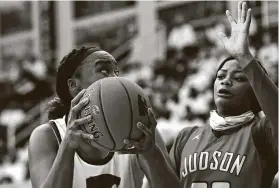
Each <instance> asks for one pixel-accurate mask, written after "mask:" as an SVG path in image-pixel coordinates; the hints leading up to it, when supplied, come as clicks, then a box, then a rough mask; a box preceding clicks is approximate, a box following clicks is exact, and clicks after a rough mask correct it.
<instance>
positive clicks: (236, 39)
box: [219, 1, 278, 143]
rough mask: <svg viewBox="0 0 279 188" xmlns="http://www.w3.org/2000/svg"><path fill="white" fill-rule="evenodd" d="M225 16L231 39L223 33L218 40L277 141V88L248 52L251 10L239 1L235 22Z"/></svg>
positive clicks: (229, 14) (228, 15)
mask: <svg viewBox="0 0 279 188" xmlns="http://www.w3.org/2000/svg"><path fill="white" fill-rule="evenodd" d="M226 14H227V17H228V20H229V21H230V23H231V28H232V29H231V37H230V38H228V37H227V36H226V35H225V34H224V33H220V34H219V36H220V39H221V40H222V42H223V44H224V47H225V49H226V50H227V52H228V53H229V54H230V55H232V56H233V57H234V58H235V59H236V60H237V61H238V62H239V65H240V66H241V67H242V68H243V72H244V73H245V74H246V77H247V79H248V80H249V83H250V85H251V86H252V88H253V90H254V93H255V95H256V97H257V100H258V101H259V104H260V106H261V108H262V110H263V112H264V113H265V115H266V117H267V119H268V120H269V121H270V124H271V125H272V128H273V133H274V134H275V135H274V136H275V138H276V140H278V122H277V121H278V107H277V104H278V88H277V87H276V86H275V84H274V83H273V82H272V81H271V79H270V78H269V77H268V76H267V75H266V74H265V72H264V70H263V69H262V68H261V66H260V65H259V64H258V62H257V61H256V60H255V59H254V57H253V55H252V53H251V52H250V50H249V40H248V39H249V27H250V24H251V9H249V10H247V5H246V3H245V2H242V1H241V2H239V3H238V20H237V21H236V20H235V19H234V18H233V17H232V15H231V13H230V12H229V11H227V12H226ZM277 142H278V141H277ZM277 142H276V143H277Z"/></svg>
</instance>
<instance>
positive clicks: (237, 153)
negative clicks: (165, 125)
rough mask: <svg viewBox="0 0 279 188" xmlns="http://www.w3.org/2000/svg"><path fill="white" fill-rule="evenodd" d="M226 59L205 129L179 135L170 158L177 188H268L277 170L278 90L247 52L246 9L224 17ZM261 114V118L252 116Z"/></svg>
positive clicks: (248, 19) (242, 5) (248, 15)
mask: <svg viewBox="0 0 279 188" xmlns="http://www.w3.org/2000/svg"><path fill="white" fill-rule="evenodd" d="M226 14H227V17H228V20H229V21H230V23H231V27H232V30H231V37H230V38H227V37H226V35H225V34H220V39H221V40H222V42H223V44H224V47H225V49H226V50H227V52H228V53H229V54H230V55H231V56H232V57H229V58H227V59H226V60H224V61H223V62H222V63H221V65H220V66H219V68H218V71H217V74H216V79H215V82H214V102H215V105H216V109H217V110H216V111H211V114H210V119H209V125H205V126H201V127H188V128H185V129H183V130H182V131H181V132H180V133H179V135H178V136H177V139H176V141H175V143H174V145H173V147H172V149H171V152H170V156H171V160H172V163H173V165H174V168H175V170H176V172H177V175H178V176H179V177H180V182H181V187H183V188H190V187H192V188H193V187H195V188H269V187H271V184H272V180H273V178H274V175H275V174H276V172H277V170H278V163H277V160H278V154H277V153H278V146H277V142H278V122H277V120H278V109H277V104H278V98H277V97H278V88H277V87H276V86H275V85H274V83H273V82H272V81H271V79H270V78H269V77H268V76H267V75H266V73H265V70H264V69H263V68H262V66H261V65H260V63H259V62H257V61H256V60H255V59H254V57H253V56H252V55H251V53H250V51H249V48H248V46H249V45H248V34H249V26H250V22H251V9H249V10H248V11H247V5H246V3H245V2H239V4H238V20H234V18H233V17H232V15H231V13H230V12H229V11H227V12H226ZM261 110H263V112H264V114H265V115H264V116H263V117H261V118H260V117H259V116H257V115H256V114H257V113H258V112H259V111H261Z"/></svg>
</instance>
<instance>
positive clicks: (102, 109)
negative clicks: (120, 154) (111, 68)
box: [99, 81, 116, 150]
mask: <svg viewBox="0 0 279 188" xmlns="http://www.w3.org/2000/svg"><path fill="white" fill-rule="evenodd" d="M101 83H102V81H100V89H99V100H100V107H101V110H100V111H101V112H102V114H103V117H104V122H105V125H106V127H107V130H108V133H109V135H110V137H111V139H112V141H113V144H114V146H113V150H114V149H115V147H116V143H115V140H114V138H113V136H112V134H111V132H110V128H109V126H108V125H107V120H106V116H105V114H104V108H103V103H102V95H101V93H102V92H101V89H102V84H101Z"/></svg>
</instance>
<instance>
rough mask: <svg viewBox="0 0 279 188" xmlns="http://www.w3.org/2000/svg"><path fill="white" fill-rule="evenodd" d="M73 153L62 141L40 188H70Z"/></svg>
mask: <svg viewBox="0 0 279 188" xmlns="http://www.w3.org/2000/svg"><path fill="white" fill-rule="evenodd" d="M74 154H75V151H74V150H73V149H71V148H69V147H68V146H67V143H66V142H64V141H62V142H61V145H60V147H59V150H58V152H57V156H56V158H55V160H54V163H53V165H52V168H51V170H50V172H49V174H48V176H47V178H46V180H45V182H44V184H43V185H42V186H41V187H40V188H61V187H67V188H72V186H73V170H74Z"/></svg>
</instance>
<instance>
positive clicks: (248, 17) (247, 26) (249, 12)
mask: <svg viewBox="0 0 279 188" xmlns="http://www.w3.org/2000/svg"><path fill="white" fill-rule="evenodd" d="M251 12H252V9H250V8H249V9H248V11H247V18H246V22H245V24H246V25H245V28H246V30H247V31H249V28H250V25H251V20H252V13H251Z"/></svg>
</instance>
